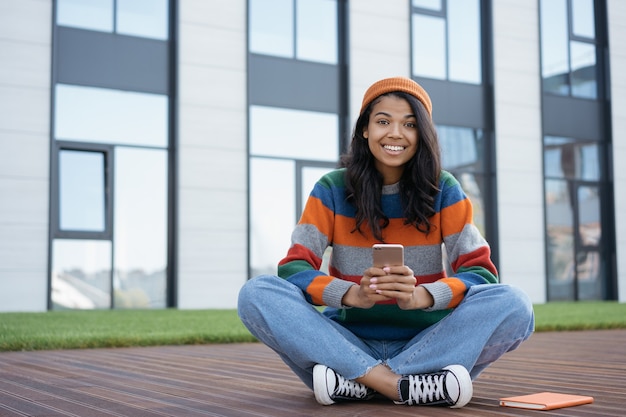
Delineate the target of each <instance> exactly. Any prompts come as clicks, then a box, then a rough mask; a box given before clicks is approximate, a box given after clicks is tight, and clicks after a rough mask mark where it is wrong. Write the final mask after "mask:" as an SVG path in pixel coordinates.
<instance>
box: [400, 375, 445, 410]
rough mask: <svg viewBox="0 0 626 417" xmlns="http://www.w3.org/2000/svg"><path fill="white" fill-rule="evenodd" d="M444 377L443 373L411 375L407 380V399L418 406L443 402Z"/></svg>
mask: <svg viewBox="0 0 626 417" xmlns="http://www.w3.org/2000/svg"><path fill="white" fill-rule="evenodd" d="M445 377H446V375H445V373H434V374H428V375H411V376H410V378H409V398H411V399H413V400H414V401H417V402H418V403H419V404H427V403H432V402H436V401H441V400H445V399H446V392H445V383H444V380H445Z"/></svg>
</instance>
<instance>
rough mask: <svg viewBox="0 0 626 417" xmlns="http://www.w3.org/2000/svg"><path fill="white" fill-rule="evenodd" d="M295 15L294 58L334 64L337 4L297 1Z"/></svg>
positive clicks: (325, 0)
mask: <svg viewBox="0 0 626 417" xmlns="http://www.w3.org/2000/svg"><path fill="white" fill-rule="evenodd" d="M296 15H297V16H296V27H297V36H296V42H297V44H296V46H297V47H296V51H297V55H296V57H297V58H298V59H301V60H306V61H316V62H323V63H326V64H336V63H337V2H336V1H335V0H298V1H297V3H296ZM320 28H324V30H320Z"/></svg>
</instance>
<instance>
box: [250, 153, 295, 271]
mask: <svg viewBox="0 0 626 417" xmlns="http://www.w3.org/2000/svg"><path fill="white" fill-rule="evenodd" d="M294 174H295V162H294V161H288V160H279V159H269V158H251V159H250V269H251V271H252V276H256V275H259V274H263V273H269V274H276V265H278V261H280V260H281V259H282V258H284V257H285V255H286V254H287V250H288V249H289V245H290V242H291V232H292V230H293V227H294V226H295V224H296V221H297V220H296V208H295V207H296V205H295V201H296V200H295V198H296V196H295V190H296V185H295V175H294Z"/></svg>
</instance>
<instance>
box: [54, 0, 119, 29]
mask: <svg viewBox="0 0 626 417" xmlns="http://www.w3.org/2000/svg"><path fill="white" fill-rule="evenodd" d="M56 4H57V14H56V18H57V25H59V26H70V27H75V28H79V29H89V30H97V31H102V32H113V0H88V1H85V0H57V2H56Z"/></svg>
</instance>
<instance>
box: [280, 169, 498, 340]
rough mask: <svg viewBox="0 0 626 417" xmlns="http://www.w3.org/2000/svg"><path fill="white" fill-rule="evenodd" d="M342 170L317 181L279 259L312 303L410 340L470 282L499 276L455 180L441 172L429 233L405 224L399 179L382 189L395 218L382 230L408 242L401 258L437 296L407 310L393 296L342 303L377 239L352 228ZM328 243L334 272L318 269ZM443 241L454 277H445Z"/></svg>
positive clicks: (388, 238) (352, 323)
mask: <svg viewBox="0 0 626 417" xmlns="http://www.w3.org/2000/svg"><path fill="white" fill-rule="evenodd" d="M344 175H345V169H338V170H335V171H332V172H330V173H328V174H327V175H325V176H324V177H322V178H321V179H320V180H319V181H318V182H317V184H316V185H315V187H314V188H313V191H312V192H311V195H310V196H309V199H308V201H307V203H306V206H305V209H304V211H303V213H302V217H301V219H300V221H299V222H298V224H297V225H296V227H295V229H294V231H293V234H292V243H291V247H290V249H289V251H288V253H287V256H286V257H285V258H284V259H282V260H281V261H280V263H279V265H278V275H279V276H280V277H282V278H284V279H287V280H288V281H290V282H291V283H293V284H295V285H296V286H298V287H299V288H300V289H302V291H303V293H304V295H305V297H306V299H307V300H308V301H309V302H310V303H311V304H314V305H326V306H328V308H327V309H326V310H325V312H324V314H326V315H328V316H329V317H331V318H332V319H334V320H337V321H340V322H342V324H343V325H344V326H346V327H348V328H350V329H351V330H352V331H353V332H355V333H356V334H357V335H359V336H361V337H364V338H372V339H406V338H410V337H412V336H414V335H415V334H417V333H418V332H419V331H420V330H422V329H424V328H426V327H428V326H429V325H431V324H434V323H436V322H437V321H439V320H441V319H442V318H443V317H445V316H446V315H447V314H448V313H449V312H450V311H451V309H453V308H454V307H456V306H457V305H458V304H459V303H460V302H461V301H462V300H463V297H464V296H465V293H466V291H467V289H468V288H469V287H471V286H472V285H476V284H487V283H496V282H497V281H498V277H497V271H496V268H495V266H494V265H493V263H492V262H491V260H490V249H489V245H488V244H487V242H486V241H485V239H484V238H483V237H482V236H481V234H480V232H479V231H478V229H477V228H476V227H475V225H474V224H473V221H472V205H471V202H470V200H469V199H468V198H467V196H466V195H465V193H464V192H463V190H462V189H461V187H460V185H459V183H458V181H457V180H456V179H455V178H454V177H453V176H452V175H451V174H450V173H448V172H446V171H442V172H441V175H440V180H439V181H440V183H439V188H440V192H439V193H438V194H437V195H436V197H435V214H434V215H433V216H432V217H431V218H430V221H431V224H432V226H433V227H432V229H431V232H430V233H429V234H425V233H422V232H420V231H418V230H417V229H416V228H415V227H414V226H411V225H405V224H404V217H403V210H402V204H401V201H400V194H399V185H398V184H393V185H386V186H384V187H383V195H382V207H383V211H384V212H385V215H386V216H387V217H388V218H389V221H390V222H389V225H388V226H387V227H386V228H385V229H384V230H383V237H384V240H385V242H386V243H400V244H402V245H404V258H405V260H404V262H405V264H406V265H407V266H408V267H409V268H411V269H412V270H413V272H414V274H415V278H416V279H417V285H423V286H424V287H425V288H426V289H427V290H428V291H429V292H430V293H431V294H432V295H433V298H434V305H433V306H432V307H431V308H429V309H427V310H410V311H406V310H401V309H400V308H399V307H398V306H397V304H396V303H395V301H394V300H389V301H385V302H380V303H377V304H376V305H375V306H374V307H372V308H370V309H361V308H343V306H342V305H341V300H342V298H343V296H344V294H345V293H346V291H348V289H349V288H350V286H351V285H354V284H358V283H359V282H360V280H361V278H362V274H363V272H364V271H365V269H367V268H369V267H370V266H371V265H372V250H371V248H372V245H373V244H374V243H380V242H378V241H376V240H375V239H374V238H373V237H372V235H371V232H370V231H369V228H367V226H365V227H364V228H362V229H363V231H364V234H361V233H359V232H352V230H354V227H355V218H354V217H355V213H356V208H355V207H354V205H352V204H349V203H348V202H346V198H345V182H344ZM442 244H443V246H442ZM329 246H331V247H332V255H331V257H330V262H329V266H328V270H329V273H330V275H326V274H325V273H324V272H321V271H320V270H319V269H320V266H321V265H322V257H323V255H324V252H325V251H326V249H327V248H328V247H329ZM442 247H443V248H445V253H446V256H447V259H448V261H449V263H450V266H451V269H452V271H454V276H453V277H448V276H447V275H446V269H445V268H444V262H443V252H442ZM477 320H480V318H477Z"/></svg>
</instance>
